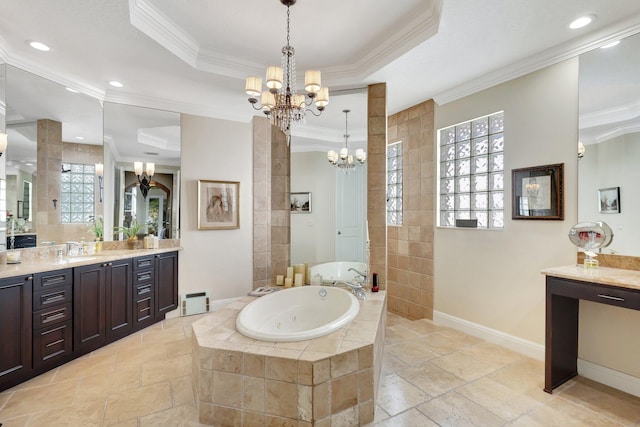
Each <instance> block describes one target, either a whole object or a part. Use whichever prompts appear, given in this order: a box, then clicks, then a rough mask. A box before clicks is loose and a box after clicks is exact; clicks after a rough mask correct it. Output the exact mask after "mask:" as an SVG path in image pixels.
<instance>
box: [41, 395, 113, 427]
mask: <svg viewBox="0 0 640 427" xmlns="http://www.w3.org/2000/svg"><path fill="white" fill-rule="evenodd" d="M105 406H106V400H105V399H95V398H91V399H84V398H83V399H78V400H76V401H74V402H73V405H71V406H70V407H59V408H55V409H51V410H48V411H44V412H40V413H38V414H35V415H33V416H32V417H31V420H29V426H30V427H31V426H33V427H37V426H42V427H45V426H82V427H94V426H95V427H100V426H101V425H102V421H103V418H104V408H105Z"/></svg>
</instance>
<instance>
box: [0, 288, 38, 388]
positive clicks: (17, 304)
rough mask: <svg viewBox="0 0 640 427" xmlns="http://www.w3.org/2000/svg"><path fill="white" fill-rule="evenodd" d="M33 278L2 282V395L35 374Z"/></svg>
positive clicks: (0, 359) (0, 310)
mask: <svg viewBox="0 0 640 427" xmlns="http://www.w3.org/2000/svg"><path fill="white" fill-rule="evenodd" d="M32 282H33V277H31V276H27V277H25V276H20V277H11V278H7V279H2V280H0V325H1V326H2V327H1V328H0V391H2V390H5V389H7V388H9V387H12V386H14V385H15V384H18V383H19V382H20V381H23V380H24V379H26V378H28V376H29V375H30V372H31V316H32V312H31V307H32V301H31V292H32Z"/></svg>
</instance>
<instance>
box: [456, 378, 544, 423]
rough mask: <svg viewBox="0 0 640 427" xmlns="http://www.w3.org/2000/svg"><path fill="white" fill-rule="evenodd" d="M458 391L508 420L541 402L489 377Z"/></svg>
mask: <svg viewBox="0 0 640 427" xmlns="http://www.w3.org/2000/svg"><path fill="white" fill-rule="evenodd" d="M456 392H457V393H459V394H460V395H462V396H464V397H466V398H467V399H469V400H471V401H473V402H475V403H477V404H478V405H480V406H483V407H484V408H486V409H488V410H490V411H491V412H493V413H494V414H496V415H497V416H499V417H500V418H502V419H504V420H507V421H511V420H514V419H516V418H518V417H519V416H521V415H522V414H524V413H525V412H527V411H529V410H531V409H532V408H534V407H536V406H538V405H539V404H540V402H538V401H537V400H535V399H533V398H531V397H529V396H527V395H526V394H521V393H515V392H514V391H513V390H511V389H510V388H508V387H507V386H505V385H502V384H500V383H498V382H496V381H493V380H491V379H489V378H481V379H479V380H478V381H475V382H472V383H469V384H467V385H465V386H463V387H460V388H458V389H456Z"/></svg>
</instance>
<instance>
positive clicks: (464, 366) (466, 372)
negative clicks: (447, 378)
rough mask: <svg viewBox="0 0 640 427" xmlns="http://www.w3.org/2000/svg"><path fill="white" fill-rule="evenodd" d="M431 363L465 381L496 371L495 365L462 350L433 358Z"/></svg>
mask: <svg viewBox="0 0 640 427" xmlns="http://www.w3.org/2000/svg"><path fill="white" fill-rule="evenodd" d="M431 363H432V364H434V365H436V366H438V367H439V368H442V369H444V370H445V371H448V372H451V373H452V374H453V375H455V376H456V377H459V378H462V379H463V380H465V381H473V380H476V379H478V378H480V377H482V376H484V375H487V374H488V373H490V372H493V371H495V368H494V367H493V366H491V365H489V364H487V363H484V362H481V361H479V360H477V359H474V358H473V357H471V356H469V355H467V354H465V353H463V352H460V351H457V352H455V353H451V354H447V355H446V356H442V357H438V358H436V359H432V360H431Z"/></svg>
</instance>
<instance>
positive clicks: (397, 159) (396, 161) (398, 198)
mask: <svg viewBox="0 0 640 427" xmlns="http://www.w3.org/2000/svg"><path fill="white" fill-rule="evenodd" d="M387 225H402V142H394V143H393V144H389V145H387Z"/></svg>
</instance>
